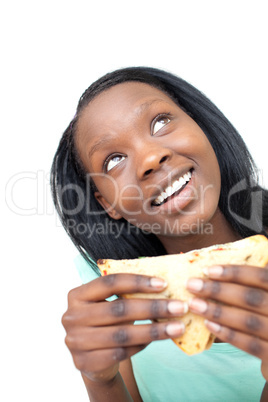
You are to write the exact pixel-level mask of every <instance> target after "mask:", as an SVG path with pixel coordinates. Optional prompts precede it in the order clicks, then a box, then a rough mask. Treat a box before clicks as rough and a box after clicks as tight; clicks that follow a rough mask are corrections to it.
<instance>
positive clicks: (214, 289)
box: [210, 281, 221, 295]
mask: <svg viewBox="0 0 268 402" xmlns="http://www.w3.org/2000/svg"><path fill="white" fill-rule="evenodd" d="M220 292H221V283H220V282H217V281H212V283H211V287H210V294H211V295H218V294H219V293H220Z"/></svg>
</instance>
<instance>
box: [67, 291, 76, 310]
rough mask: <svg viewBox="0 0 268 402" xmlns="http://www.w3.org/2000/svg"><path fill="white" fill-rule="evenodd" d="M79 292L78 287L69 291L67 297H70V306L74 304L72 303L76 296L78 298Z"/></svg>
mask: <svg viewBox="0 0 268 402" xmlns="http://www.w3.org/2000/svg"><path fill="white" fill-rule="evenodd" d="M77 293H78V288H74V289H71V290H70V291H69V292H68V296H67V299H68V305H69V306H70V305H72V304H73V303H74V301H75V300H76V298H77Z"/></svg>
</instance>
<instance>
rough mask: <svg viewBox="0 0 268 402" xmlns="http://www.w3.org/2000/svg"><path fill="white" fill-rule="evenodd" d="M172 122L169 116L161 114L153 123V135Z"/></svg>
mask: <svg viewBox="0 0 268 402" xmlns="http://www.w3.org/2000/svg"><path fill="white" fill-rule="evenodd" d="M169 122H170V118H169V117H167V116H159V117H157V118H156V119H155V121H154V122H153V125H152V135H155V134H156V133H157V132H158V131H159V130H161V128H162V127H164V126H166V125H167V124H168V123H169Z"/></svg>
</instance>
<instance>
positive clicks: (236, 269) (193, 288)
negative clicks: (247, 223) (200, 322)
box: [187, 265, 268, 381]
mask: <svg viewBox="0 0 268 402" xmlns="http://www.w3.org/2000/svg"><path fill="white" fill-rule="evenodd" d="M187 289H188V290H189V291H190V292H191V293H194V294H195V295H196V296H197V297H194V298H193V299H192V300H191V302H190V305H189V307H190V311H192V312H193V313H196V314H198V315H201V316H203V317H204V318H206V320H208V321H207V322H206V325H207V327H208V329H209V330H210V331H211V332H212V333H213V334H214V335H216V337H217V338H219V339H220V340H222V341H223V342H228V343H231V344H232V345H234V346H236V347H237V348H240V349H242V350H244V351H245V352H247V353H250V354H252V355H254V356H257V357H259V358H260V359H261V360H262V366H261V368H262V374H263V376H264V378H265V379H266V381H268V267H266V268H258V267H253V266H242V265H224V266H215V267H210V268H208V279H196V278H191V279H189V281H188V283H187ZM218 302H220V303H218ZM221 303H223V304H221Z"/></svg>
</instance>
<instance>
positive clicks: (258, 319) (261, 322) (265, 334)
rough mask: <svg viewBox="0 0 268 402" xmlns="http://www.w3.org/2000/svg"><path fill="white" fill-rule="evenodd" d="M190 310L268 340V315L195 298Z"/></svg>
mask: <svg viewBox="0 0 268 402" xmlns="http://www.w3.org/2000/svg"><path fill="white" fill-rule="evenodd" d="M190 310H191V311H192V312H193V313H197V314H199V315H202V316H203V317H205V318H206V319H207V320H209V321H215V322H217V323H218V324H221V325H224V326H227V327H230V328H233V329H236V330H238V331H241V332H244V333H247V334H252V335H254V336H258V337H260V338H262V339H264V340H268V317H264V316H263V315H259V314H255V313H251V312H248V311H245V310H241V309H238V308H234V307H229V306H223V305H221V304H217V303H212V302H207V301H205V300H202V299H197V298H194V299H192V300H191V302H190Z"/></svg>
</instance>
